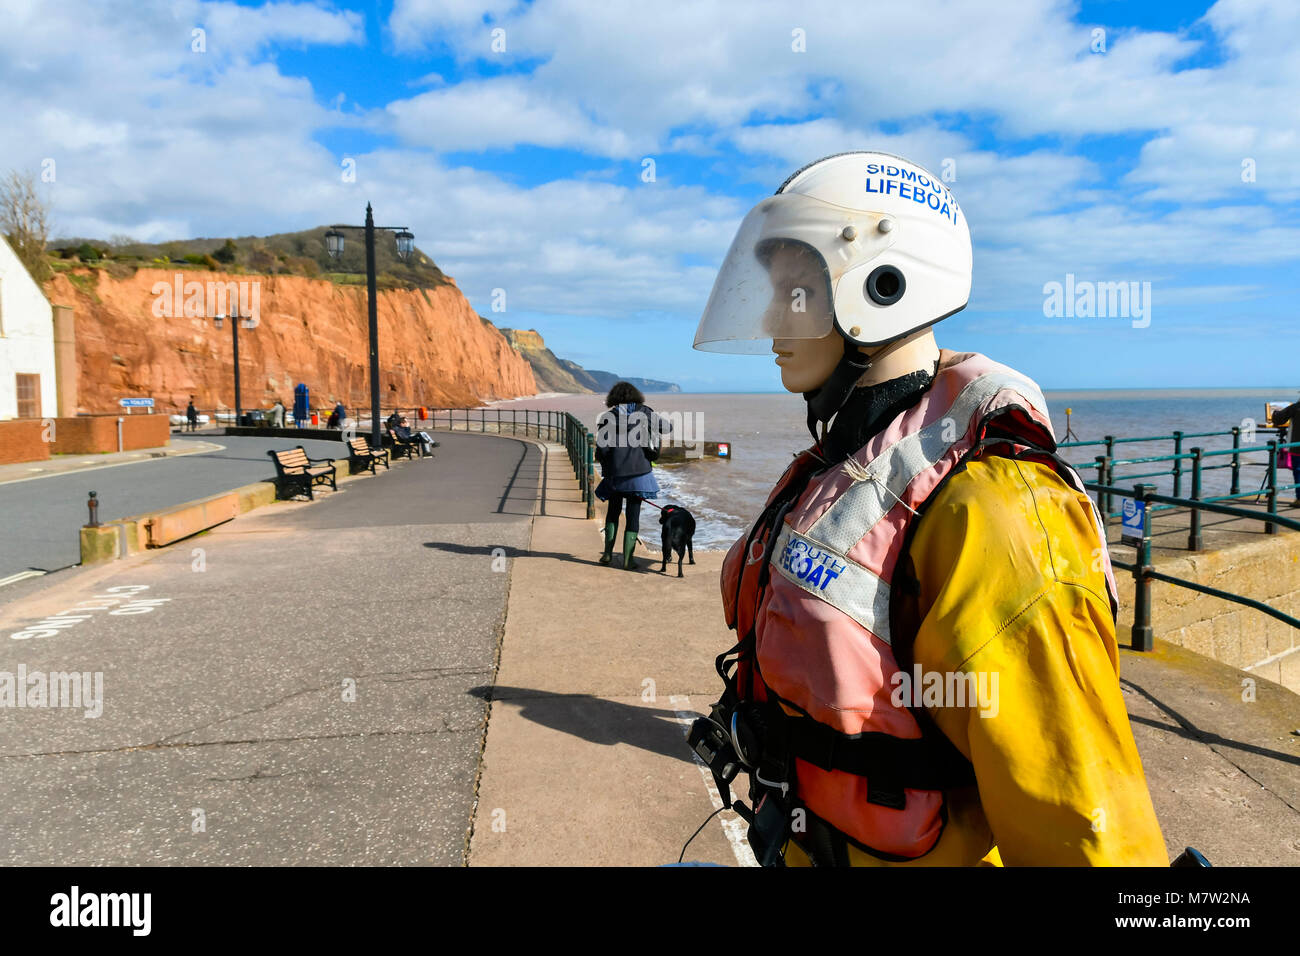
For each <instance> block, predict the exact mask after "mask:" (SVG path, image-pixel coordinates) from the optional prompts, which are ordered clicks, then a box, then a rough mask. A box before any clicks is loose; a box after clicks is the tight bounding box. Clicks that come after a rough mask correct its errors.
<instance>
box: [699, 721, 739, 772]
mask: <svg viewBox="0 0 1300 956" xmlns="http://www.w3.org/2000/svg"><path fill="white" fill-rule="evenodd" d="M686 745H687V746H688V747H690V748H691V750H693V751H695V753H696V754H698V755H699V758H700V759H701V760H703V761H704V765H705V766H706V767H708V768H709V770H710V772H712V774H713V776H715V777H716V778H718V780H719V781H721V782H722V783H731V781H733V780H735V779H736V774H738V773H740V758H739V757H738V756H736V750H735V748H734V747H733V746H732V745H731V735H730V734H729V733H728V732H727V731H726V729H724V728H723V726H722V725H721V724H720V723H718V722H717V721H716V720H713V719H712V718H711V717H697V718H696V719H695V722H694V723H693V724H691V732H690V733H689V734H687V735H686Z"/></svg>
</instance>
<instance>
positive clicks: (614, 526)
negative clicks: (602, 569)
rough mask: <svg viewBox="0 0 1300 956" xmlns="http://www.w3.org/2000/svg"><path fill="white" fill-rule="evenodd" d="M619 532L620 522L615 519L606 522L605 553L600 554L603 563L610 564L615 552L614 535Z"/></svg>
mask: <svg viewBox="0 0 1300 956" xmlns="http://www.w3.org/2000/svg"><path fill="white" fill-rule="evenodd" d="M617 532H618V523H617V522H614V521H610V522H606V524H605V553H604V554H602V555H601V556H600V563H601V564H609V562H610V558H611V557H612V556H613V554H614V535H615V534H616V533H617Z"/></svg>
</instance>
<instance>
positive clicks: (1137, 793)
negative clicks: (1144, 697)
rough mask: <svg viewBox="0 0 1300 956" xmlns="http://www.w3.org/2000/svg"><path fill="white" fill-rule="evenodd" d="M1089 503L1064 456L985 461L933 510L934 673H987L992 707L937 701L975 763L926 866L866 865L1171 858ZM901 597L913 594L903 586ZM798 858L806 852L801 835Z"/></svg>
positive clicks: (926, 627) (927, 532)
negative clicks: (1128, 700)
mask: <svg viewBox="0 0 1300 956" xmlns="http://www.w3.org/2000/svg"><path fill="white" fill-rule="evenodd" d="M1088 509H1089V505H1088V502H1087V500H1086V498H1085V496H1084V494H1083V493H1082V492H1078V491H1076V490H1074V489H1073V488H1071V487H1069V486H1068V485H1067V484H1066V483H1065V482H1064V481H1063V480H1062V479H1061V478H1060V477H1059V476H1058V475H1057V474H1056V472H1054V471H1053V470H1052V469H1051V468H1050V467H1048V466H1046V465H1041V464H1038V463H1033V462H1028V461H1024V460H1021V461H1016V460H1011V459H1007V458H1000V457H989V458H985V459H977V460H972V461H970V462H969V463H968V464H967V466H966V468H965V469H964V470H963V471H961V472H959V473H956V474H954V475H953V476H952V477H951V479H950V480H949V481H948V482H947V484H946V485H945V486H944V487H943V488H942V489H940V490H939V491H938V492H937V493H936V496H935V499H934V500H933V502H931V504H930V506H929V507H928V509H927V511H926V513H925V515H924V517H923V518H922V519H920V524H919V527H918V528H917V530H916V534H915V538H914V540H913V542H912V546H911V549H910V563H911V568H910V570H911V571H912V572H913V574H914V575H915V577H916V579H917V580H918V581H919V583H920V593H919V595H917V596H916V597H915V598H914V599H913V600H914V601H915V607H914V609H913V612H914V618H915V620H917V621H919V629H918V631H917V634H916V638H915V643H914V649H913V654H914V660H915V663H916V664H918V665H920V667H921V668H922V671H923V672H939V673H944V672H957V673H973V674H974V673H983V674H984V675H986V676H987V677H988V679H989V681H990V683H991V681H992V680H993V679H994V678H993V675H996V681H997V683H996V693H991V694H990V695H989V698H988V700H987V701H985V702H984V703H985V706H984V707H983V708H982V709H983V710H984V712H985V713H986V714H987V716H981V706H980V703H979V702H972V704H971V706H966V707H952V706H944V707H935V708H927V713H929V714H930V715H931V716H932V717H933V719H934V720H935V722H936V724H937V725H938V727H939V728H940V730H942V731H943V733H944V734H945V735H946V736H947V737H948V738H949V739H950V740H951V741H952V742H953V743H954V744H955V745H956V746H957V748H958V749H959V750H960V751H961V752H962V754H963V755H965V756H966V757H967V758H968V759H969V760H970V761H971V762H972V764H973V766H974V769H975V777H976V781H977V785H976V786H975V787H970V788H966V789H962V790H957V791H950V792H949V795H948V796H949V818H948V823H947V826H946V827H945V828H944V832H943V835H942V836H941V837H940V839H939V842H938V843H937V844H936V846H935V847H934V849H933V850H932V851H931V852H929V853H928V854H926V855H925V856H924V857H922V858H920V859H919V860H915V861H907V862H901V863H892V862H886V861H884V860H881V859H878V858H876V857H873V856H871V855H869V854H866V853H863V852H861V851H859V850H857V849H856V848H853V847H850V849H849V855H850V861H851V862H852V863H853V864H854V865H862V866H961V865H975V864H980V863H983V864H986V865H1001V864H1006V865H1011V866H1080V865H1089V866H1106V865H1121V866H1167V865H1168V863H1169V858H1168V856H1167V854H1166V849H1165V844H1164V839H1163V838H1162V836H1161V833H1160V827H1159V824H1158V823H1157V822H1156V815H1155V810H1154V808H1153V807H1152V804H1151V797H1150V794H1149V793H1148V791H1147V785H1146V778H1145V776H1144V774H1143V771H1142V762H1141V759H1140V758H1139V756H1138V751H1137V747H1136V746H1135V744H1134V742H1133V732H1132V729H1131V728H1130V726H1129V720H1128V714H1127V712H1126V710H1125V707H1124V700H1123V696H1122V694H1121V692H1120V684H1119V676H1118V675H1119V656H1118V652H1117V645H1116V639H1115V623H1114V620H1113V618H1112V616H1111V609H1110V603H1109V600H1108V598H1107V591H1106V582H1105V577H1104V574H1103V571H1102V569H1101V565H1100V563H1099V561H1098V557H1099V556H1098V554H1096V553H1091V552H1089V551H1086V550H1084V549H1085V547H1091V546H1092V544H1093V543H1094V542H1095V541H1096V534H1095V531H1092V530H1091V526H1090V522H1091V518H1090V514H1089V510H1088ZM894 599H895V600H905V599H906V598H905V597H904V596H903V595H902V594H901V593H896V594H895V595H894ZM786 862H787V864H789V865H796V866H797V865H801V864H806V863H807V858H806V857H805V856H804V855H803V854H802V852H801V851H800V850H799V848H798V846H797V845H795V844H794V843H793V842H791V843H789V844H788V846H787V851H786Z"/></svg>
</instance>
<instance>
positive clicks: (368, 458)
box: [348, 436, 389, 474]
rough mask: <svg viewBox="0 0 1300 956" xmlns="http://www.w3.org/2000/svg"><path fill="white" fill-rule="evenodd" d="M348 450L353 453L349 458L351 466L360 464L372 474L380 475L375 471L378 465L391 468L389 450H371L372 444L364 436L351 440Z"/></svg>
mask: <svg viewBox="0 0 1300 956" xmlns="http://www.w3.org/2000/svg"><path fill="white" fill-rule="evenodd" d="M348 449H349V450H350V451H351V455H350V456H349V457H348V462H349V464H359V465H361V466H362V467H363V468H369V469H370V472H371V474H378V472H376V471H375V465H376V464H382V465H383V466H384V467H385V468H388V467H389V464H388V451H387V449H383V448H380V449H378V450H376V449H374V448H371V447H370V442H369V441H367V440H366V438H365V437H364V436H362V437H359V438H353V439H350V440H349V441H348Z"/></svg>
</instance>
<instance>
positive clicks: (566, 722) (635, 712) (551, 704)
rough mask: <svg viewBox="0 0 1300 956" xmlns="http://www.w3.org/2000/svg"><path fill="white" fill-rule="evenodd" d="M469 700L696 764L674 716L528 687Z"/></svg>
mask: <svg viewBox="0 0 1300 956" xmlns="http://www.w3.org/2000/svg"><path fill="white" fill-rule="evenodd" d="M469 693H470V695H472V696H474V697H477V698H478V699H479V700H483V701H489V702H492V701H495V702H497V703H502V704H510V705H511V706H513V707H516V708H518V710H519V714H520V716H521V717H524V718H525V719H527V720H531V721H533V722H534V723H537V724H541V725H542V726H543V727H549V728H551V729H552V730H558V731H560V732H561V733H565V734H569V735H571V736H574V737H579V738H581V739H582V740H585V741H587V742H589V743H593V744H600V745H601V746H603V747H612V746H614V745H615V744H626V745H628V746H629V747H638V748H640V749H641V750H646V751H649V752H650V753H654V754H659V755H660V756H663V757H671V758H673V759H675V760H684V761H686V762H687V763H692V762H694V758H693V757H692V756H691V752H690V750H689V749H688V748H687V746H686V737H685V735H684V734H683V732H682V727H681V724H679V723H678V722H677V714H676V712H675V711H672V710H661V709H654V708H650V707H638V706H635V705H632V704H622V703H619V702H618V701H613V700H604V699H603V698H600V697H592V696H591V695H589V694H553V693H550V692H548V691H540V690H530V689H529V688H526V687H503V686H500V685H498V686H496V687H486V686H480V687H473V688H471V689H470V690H469Z"/></svg>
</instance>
